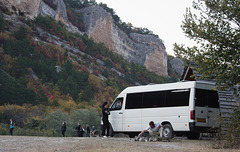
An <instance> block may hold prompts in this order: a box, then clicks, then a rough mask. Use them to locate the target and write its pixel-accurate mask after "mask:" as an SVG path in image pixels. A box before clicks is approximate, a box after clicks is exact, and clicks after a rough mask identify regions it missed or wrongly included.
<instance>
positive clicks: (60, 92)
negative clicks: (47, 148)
mask: <svg viewBox="0 0 240 152" xmlns="http://www.w3.org/2000/svg"><path fill="white" fill-rule="evenodd" d="M1 11H2V12H1V13H0V123H1V124H0V134H6V133H7V132H6V130H5V129H6V128H7V126H6V124H8V121H9V119H10V118H13V119H14V120H15V122H16V126H17V127H19V129H20V130H21V131H20V132H21V134H22V135H36V134H41V135H44V136H59V129H56V128H55V127H56V125H59V124H61V122H62V121H67V123H68V124H69V125H70V126H72V128H74V125H75V124H76V122H81V124H89V125H90V126H92V125H95V126H97V127H98V126H99V125H98V124H99V121H100V119H99V118H100V115H99V113H98V111H100V105H101V103H102V102H103V101H107V102H109V103H111V102H112V101H113V100H114V98H115V97H116V95H117V94H118V93H119V92H120V91H121V90H122V89H124V88H125V87H128V86H133V85H144V84H149V83H166V82H172V81H174V80H175V79H173V78H168V77H163V76H159V75H157V74H155V73H154V72H150V71H149V70H147V69H146V68H145V67H144V66H143V65H141V64H140V65H139V64H137V63H135V62H129V60H126V59H124V58H123V57H122V56H120V55H119V54H117V53H114V52H113V51H111V50H109V48H107V47H106V46H105V44H104V43H96V42H94V40H93V39H91V38H88V36H86V35H81V32H77V33H76V32H75V33H73V32H71V30H69V27H68V26H66V24H64V23H62V22H61V21H56V20H55V19H54V18H52V17H49V16H45V17H44V16H42V15H38V16H37V17H35V18H34V19H32V18H31V17H27V16H26V15H23V14H22V15H21V13H20V16H19V15H18V16H15V15H14V14H12V13H11V12H10V11H9V10H7V9H1ZM25 14H26V13H25ZM83 116H84V117H83ZM26 128H28V129H30V131H29V130H28V131H26ZM72 134H74V129H72Z"/></svg>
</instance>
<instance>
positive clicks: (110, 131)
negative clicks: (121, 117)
mask: <svg viewBox="0 0 240 152" xmlns="http://www.w3.org/2000/svg"><path fill="white" fill-rule="evenodd" d="M109 126H110V129H109V136H110V137H113V136H114V131H113V128H112V125H111V124H109Z"/></svg>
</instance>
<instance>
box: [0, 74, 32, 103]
mask: <svg viewBox="0 0 240 152" xmlns="http://www.w3.org/2000/svg"><path fill="white" fill-rule="evenodd" d="M22 80H23V79H14V78H13V77H11V76H10V75H8V74H7V73H5V72H4V71H2V70H0V84H1V85H0V89H1V93H0V105H3V104H5V103H10V104H19V105H22V104H24V103H32V104H34V102H35V101H36V94H35V92H34V91H33V90H32V89H27V88H26V82H23V81H22Z"/></svg>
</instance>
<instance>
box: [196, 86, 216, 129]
mask: <svg viewBox="0 0 240 152" xmlns="http://www.w3.org/2000/svg"><path fill="white" fill-rule="evenodd" d="M218 116H219V102H218V93H217V91H212V90H204V89H196V95H195V117H196V126H202V127H215V126H216V122H217V118H218Z"/></svg>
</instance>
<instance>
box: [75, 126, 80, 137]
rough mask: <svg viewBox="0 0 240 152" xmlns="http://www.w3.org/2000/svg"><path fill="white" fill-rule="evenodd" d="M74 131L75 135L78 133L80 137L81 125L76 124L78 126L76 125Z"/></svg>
mask: <svg viewBox="0 0 240 152" xmlns="http://www.w3.org/2000/svg"><path fill="white" fill-rule="evenodd" d="M76 130H77V133H78V137H80V135H81V131H80V130H81V125H80V123H78V125H77V127H76Z"/></svg>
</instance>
